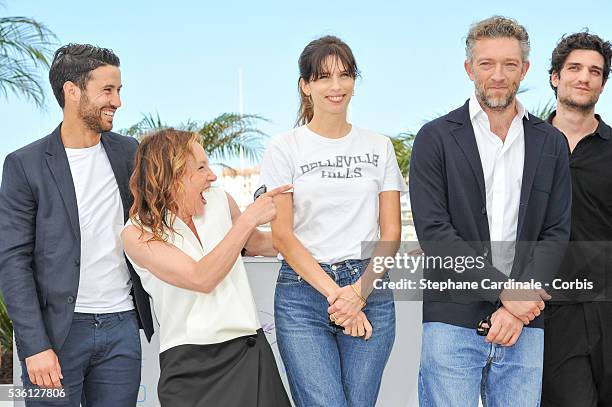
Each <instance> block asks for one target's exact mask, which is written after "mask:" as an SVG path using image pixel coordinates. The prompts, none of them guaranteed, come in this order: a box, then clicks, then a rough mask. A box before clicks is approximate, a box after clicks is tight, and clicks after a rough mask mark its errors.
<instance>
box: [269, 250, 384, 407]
mask: <svg viewBox="0 0 612 407" xmlns="http://www.w3.org/2000/svg"><path fill="white" fill-rule="evenodd" d="M367 264H368V260H346V261H343V262H341V263H338V264H334V265H329V264H321V267H322V268H323V270H324V271H325V272H326V273H327V274H328V275H329V276H330V277H331V278H332V279H334V281H336V283H337V284H338V285H340V286H345V285H347V284H352V283H354V282H355V281H357V279H358V278H359V277H360V276H361V274H362V273H363V272H364V271H365V268H366V266H367ZM385 278H386V279H388V277H385ZM328 307H329V304H328V303H327V299H326V298H325V297H324V296H323V295H321V294H320V293H319V292H318V291H317V290H315V289H314V288H312V287H311V286H310V285H309V284H308V283H306V282H305V281H304V280H303V279H302V278H301V277H299V276H298V275H297V274H296V273H295V271H293V270H292V269H291V267H290V266H289V265H288V264H287V263H286V262H283V264H282V266H281V269H280V272H279V276H278V280H277V283H276V292H275V295H274V319H275V323H276V338H277V342H278V348H279V351H280V355H281V357H282V359H283V362H284V364H285V368H286V371H287V377H288V379H289V387H290V388H291V395H292V397H293V400H294V402H295V404H296V406H297V407H318V406H321V407H329V406H333V407H348V406H351V407H357V406H359V407H362V406H363V407H371V406H374V404H375V403H376V398H377V397H378V391H379V389H380V382H381V379H382V375H383V370H384V368H385V365H386V363H387V360H388V359H389V354H390V353H391V348H392V346H393V341H394V339H395V305H394V302H393V293H392V292H391V291H390V290H374V291H372V294H370V296H369V297H368V302H367V305H366V307H365V308H364V310H363V311H364V312H365V314H366V316H367V317H368V320H369V321H370V323H371V324H372V327H373V334H372V337H371V338H370V339H369V340H368V341H367V342H366V341H365V340H364V339H363V338H354V337H352V336H350V335H346V334H344V332H343V331H341V330H339V329H338V328H335V327H332V326H330V323H329V314H328V313H327V308H328Z"/></svg>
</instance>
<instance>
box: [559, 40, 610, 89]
mask: <svg viewBox="0 0 612 407" xmlns="http://www.w3.org/2000/svg"><path fill="white" fill-rule="evenodd" d="M577 49H581V50H582V49H583V50H591V51H597V52H599V53H600V54H601V56H602V57H603V60H604V69H603V75H602V80H603V83H602V84H605V83H606V81H607V80H608V76H609V75H610V64H611V60H612V45H611V44H610V42H609V41H604V40H603V39H601V37H599V36H597V35H595V34H590V33H589V32H588V31H582V32H578V33H575V34H570V35H567V36H566V35H564V36H563V37H561V39H560V40H559V42H558V43H557V46H556V47H555V49H554V51H553V53H552V57H551V58H550V69H549V70H548V73H549V74H550V75H552V73H553V72H556V73H557V74H559V73H560V72H561V69H563V65H564V64H565V61H566V60H567V57H568V56H569V54H570V53H571V52H572V51H574V50H577ZM549 83H550V87H551V88H552V89H553V90H554V91H555V97H556V96H557V88H555V87H554V86H553V84H552V80H551V79H550V78H549Z"/></svg>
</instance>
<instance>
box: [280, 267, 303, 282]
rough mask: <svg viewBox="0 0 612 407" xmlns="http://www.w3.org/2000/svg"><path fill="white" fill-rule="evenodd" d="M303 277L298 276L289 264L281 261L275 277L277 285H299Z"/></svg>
mask: <svg viewBox="0 0 612 407" xmlns="http://www.w3.org/2000/svg"><path fill="white" fill-rule="evenodd" d="M303 281H304V279H302V277H300V276H299V275H298V274H297V273H296V272H295V271H293V269H292V268H291V266H289V265H288V264H287V263H285V262H283V265H282V266H281V268H280V270H279V271H278V278H277V279H276V284H277V285H299V284H302V282H303Z"/></svg>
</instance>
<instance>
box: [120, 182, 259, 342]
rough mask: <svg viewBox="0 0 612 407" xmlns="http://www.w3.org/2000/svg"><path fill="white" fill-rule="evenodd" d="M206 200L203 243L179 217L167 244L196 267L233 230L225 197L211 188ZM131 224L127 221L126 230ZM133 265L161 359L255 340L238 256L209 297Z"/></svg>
mask: <svg viewBox="0 0 612 407" xmlns="http://www.w3.org/2000/svg"><path fill="white" fill-rule="evenodd" d="M204 197H205V198H206V207H205V208H204V214H203V215H202V216H194V217H193V223H194V225H195V227H196V230H197V231H198V236H200V241H198V238H197V237H196V236H195V235H194V234H193V232H192V231H191V229H189V226H187V225H186V224H185V223H184V222H183V221H182V220H181V219H179V218H178V217H175V218H174V223H173V225H172V226H173V228H174V230H175V231H176V233H172V234H170V236H169V237H168V239H167V241H168V243H171V244H173V245H174V246H176V247H177V248H179V249H180V250H182V251H183V252H184V253H185V254H187V255H188V256H190V257H191V258H192V259H193V260H196V261H199V260H200V259H201V258H202V257H204V256H205V255H207V254H208V253H210V252H211V251H212V250H213V249H214V248H215V247H216V246H217V245H218V244H219V243H220V242H221V241H222V240H223V239H225V235H227V233H228V231H229V230H230V229H231V228H232V217H231V214H230V209H229V203H228V201H227V195H226V194H225V191H223V190H222V189H219V188H215V187H213V188H210V189H209V190H208V191H206V192H204ZM166 220H167V221H168V222H169V221H170V217H169V216H168V217H167V218H166ZM132 224H133V223H132V221H131V220H128V221H127V223H126V227H127V226H129V225H132ZM200 242H201V244H200ZM128 258H129V257H128ZM129 260H130V262H131V263H132V265H133V266H134V270H136V272H137V273H138V275H139V276H140V280H141V281H142V286H143V287H144V289H145V290H146V291H147V292H148V293H149V295H150V296H151V302H152V304H153V310H154V311H155V317H156V319H157V320H158V321H159V351H160V353H161V352H164V351H165V350H168V349H170V348H172V347H175V346H179V345H185V344H192V345H207V344H213V343H220V342H225V341H229V340H231V339H235V338H238V337H241V336H246V335H254V334H255V333H256V332H257V329H259V328H260V327H261V324H260V323H259V319H258V318H257V308H256V306H255V301H254V300H253V294H252V293H251V286H250V285H249V280H248V277H247V274H246V270H245V268H244V263H243V262H242V257H240V256H238V258H237V259H236V262H235V263H234V265H233V266H232V270H231V271H230V272H229V273H228V274H227V275H226V276H225V278H224V279H223V280H222V281H221V282H220V283H219V284H218V285H217V286H216V287H215V289H214V290H212V292H211V293H209V294H205V293H200V292H196V291H191V290H187V289H184V288H179V287H176V286H173V285H171V284H168V283H166V282H164V281H163V280H161V279H159V278H157V277H156V276H155V275H154V274H152V273H151V272H149V270H147V269H145V268H143V267H140V266H139V265H138V264H136V263H135V262H134V261H133V260H132V259H131V258H129Z"/></svg>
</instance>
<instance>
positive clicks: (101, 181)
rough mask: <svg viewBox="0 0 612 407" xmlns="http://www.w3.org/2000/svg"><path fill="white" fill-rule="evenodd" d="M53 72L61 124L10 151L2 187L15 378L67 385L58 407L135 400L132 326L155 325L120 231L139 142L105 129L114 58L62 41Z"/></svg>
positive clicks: (112, 108)
mask: <svg viewBox="0 0 612 407" xmlns="http://www.w3.org/2000/svg"><path fill="white" fill-rule="evenodd" d="M49 79H50V81H51V87H52V88H53V92H54V94H55V97H56V98H57V101H58V103H59V105H60V107H61V108H62V110H63V121H62V123H61V124H60V125H59V126H58V127H57V128H56V129H55V130H54V131H53V132H52V133H51V134H49V135H48V136H46V137H43V138H42V139H40V140H38V141H35V142H34V143H32V144H30V145H28V146H26V147H23V148H21V149H19V150H17V151H15V152H13V153H11V154H9V155H8V156H7V157H6V159H5V161H4V167H3V173H2V185H1V186H0V230H2V234H1V235H0V287H1V288H2V292H3V294H4V298H5V301H6V304H7V308H8V312H9V316H10V317H11V319H12V321H13V326H14V331H15V342H16V345H17V353H18V355H19V359H20V360H21V363H22V369H23V377H22V379H23V381H24V385H25V386H26V387H31V386H40V387H55V388H57V387H63V388H64V389H65V391H66V393H67V395H68V401H65V402H64V403H63V404H62V405H69V406H78V405H79V402H80V401H81V399H82V398H83V399H84V401H85V402H86V403H87V406H88V407H92V406H100V407H101V406H104V407H107V406H114V407H115V406H116V407H123V406H124V407H127V406H132V407H133V406H134V404H135V403H136V400H137V396H138V389H139V385H140V365H141V348H140V335H139V329H138V328H139V326H141V327H144V329H145V333H146V334H147V337H148V338H150V337H151V335H152V333H153V325H152V320H151V312H150V306H149V302H148V297H147V295H146V293H145V292H144V290H143V289H142V285H141V284H140V280H139V279H138V276H137V275H136V273H135V272H134V270H133V269H132V268H131V266H129V263H127V262H126V260H125V256H124V253H123V249H122V247H121V242H120V238H119V234H120V232H121V230H122V227H123V224H124V222H125V221H126V219H127V216H128V210H129V207H130V205H131V203H132V198H131V196H130V193H129V189H128V181H129V177H130V175H131V172H132V166H133V157H134V153H135V151H136V148H137V146H138V143H137V141H136V140H135V139H132V138H128V137H123V136H120V135H118V134H115V133H111V132H110V130H111V128H112V126H113V117H114V115H115V112H116V111H117V109H118V108H119V107H120V106H121V98H120V96H119V92H120V90H121V86H122V85H121V73H120V71H119V58H118V57H117V56H116V55H115V54H114V53H113V52H112V51H110V50H108V49H104V48H98V47H95V46H92V45H80V44H70V45H66V46H63V47H61V48H59V49H58V50H57V51H56V53H55V56H54V59H53V62H52V65H51V70H50V72H49ZM26 404H27V405H28V406H44V405H48V402H46V401H39V402H35V401H27V402H26ZM53 405H56V404H53Z"/></svg>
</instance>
